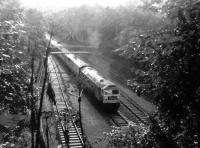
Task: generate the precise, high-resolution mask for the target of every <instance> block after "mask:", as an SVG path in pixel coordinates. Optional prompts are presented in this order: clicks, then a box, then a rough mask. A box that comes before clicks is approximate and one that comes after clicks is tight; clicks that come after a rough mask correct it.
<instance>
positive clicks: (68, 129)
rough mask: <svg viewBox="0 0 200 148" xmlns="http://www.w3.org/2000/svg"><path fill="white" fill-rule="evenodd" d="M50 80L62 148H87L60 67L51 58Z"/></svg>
mask: <svg viewBox="0 0 200 148" xmlns="http://www.w3.org/2000/svg"><path fill="white" fill-rule="evenodd" d="M48 65H49V71H50V79H51V83H52V86H53V89H54V92H55V96H56V105H55V106H54V112H55V116H56V118H57V121H58V122H57V129H58V133H59V137H60V142H61V144H62V146H65V147H68V148H82V147H85V144H84V141H83V136H82V130H81V128H80V127H79V126H78V125H77V124H76V123H75V122H76V121H75V118H74V117H73V116H72V113H71V109H70V108H71V107H70V106H69V105H68V102H67V99H66V96H65V94H64V91H63V89H64V87H65V85H63V84H62V81H61V78H60V73H59V69H58V66H57V65H56V63H55V62H54V61H53V59H52V57H49V63H48Z"/></svg>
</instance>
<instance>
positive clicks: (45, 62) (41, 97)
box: [36, 32, 53, 148]
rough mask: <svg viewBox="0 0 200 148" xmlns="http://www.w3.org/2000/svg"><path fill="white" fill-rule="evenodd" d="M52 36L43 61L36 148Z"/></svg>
mask: <svg viewBox="0 0 200 148" xmlns="http://www.w3.org/2000/svg"><path fill="white" fill-rule="evenodd" d="M52 36H53V32H51V35H50V39H49V43H48V45H47V49H46V57H45V61H44V68H45V73H44V81H43V85H42V92H41V96H40V106H39V111H38V116H37V122H38V123H37V133H36V148H39V145H40V126H41V122H40V118H41V116H42V104H43V99H44V91H45V85H46V80H47V65H48V56H49V52H50V51H49V50H50V45H51V39H52Z"/></svg>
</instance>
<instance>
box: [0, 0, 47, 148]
mask: <svg viewBox="0 0 200 148" xmlns="http://www.w3.org/2000/svg"><path fill="white" fill-rule="evenodd" d="M42 21H43V20H42V17H41V13H39V12H38V11H36V10H24V9H23V8H22V7H21V5H20V3H19V1H18V0H1V1H0V98H1V99H0V106H1V109H2V108H4V109H6V108H7V111H9V113H10V114H18V115H21V114H24V115H26V118H25V120H27V121H25V120H24V121H21V122H22V124H21V122H19V124H17V125H15V126H16V127H15V128H14V129H11V131H10V133H9V134H8V135H7V136H6V137H4V139H3V140H4V141H2V142H4V144H3V145H2V146H4V147H30V131H29V130H27V129H26V130H24V128H26V127H28V128H30V125H29V124H30V122H29V120H30V115H29V111H30V110H31V106H30V103H31V102H30V100H31V99H33V98H32V96H31V89H30V88H31V85H30V79H31V56H32V55H33V54H32V53H33V51H34V50H37V51H35V54H34V56H35V58H37V62H36V63H37V64H36V65H37V66H38V63H39V62H38V61H39V58H41V57H42V54H43V50H44V49H45V48H44V47H45V45H46V43H45V42H44V41H45V40H44V29H43V28H44V27H43V26H44V25H43V24H44V23H43V22H42ZM34 98H35V97H34ZM34 101H36V100H34ZM13 116H14V115H13ZM5 120H6V119H5ZM4 126H6V125H4ZM20 133H21V134H20ZM28 138H29V139H28Z"/></svg>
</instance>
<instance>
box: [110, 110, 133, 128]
mask: <svg viewBox="0 0 200 148" xmlns="http://www.w3.org/2000/svg"><path fill="white" fill-rule="evenodd" d="M110 118H111V119H112V121H113V123H114V124H115V125H116V126H118V127H126V126H128V123H129V120H128V119H127V118H126V117H125V116H124V115H122V113H121V112H120V111H117V112H116V113H112V114H111V115H110Z"/></svg>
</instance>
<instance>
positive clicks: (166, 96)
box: [126, 0, 200, 147]
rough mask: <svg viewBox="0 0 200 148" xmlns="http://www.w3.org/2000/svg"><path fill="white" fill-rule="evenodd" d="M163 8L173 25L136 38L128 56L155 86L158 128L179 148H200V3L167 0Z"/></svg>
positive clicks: (153, 88) (127, 50) (128, 51)
mask: <svg viewBox="0 0 200 148" xmlns="http://www.w3.org/2000/svg"><path fill="white" fill-rule="evenodd" d="M163 8H164V11H163V13H164V14H165V15H164V16H166V19H170V21H171V23H172V25H166V26H163V28H162V29H161V30H156V31H149V32H146V33H144V34H142V35H140V36H137V37H135V45H134V46H132V47H134V49H133V48H126V53H127V54H130V53H131V57H132V58H134V59H135V61H137V63H139V64H141V63H142V64H141V66H140V69H141V71H143V72H141V73H138V75H139V77H140V78H141V77H142V78H143V77H144V76H145V79H143V82H144V81H146V80H147V79H148V81H146V82H145V83H149V84H150V85H151V86H152V91H153V93H154V94H155V98H154V102H155V104H156V105H157V106H158V110H159V112H158V114H157V116H156V121H157V122H158V125H159V126H158V128H160V129H161V131H162V133H164V134H165V135H171V137H172V139H173V140H174V142H175V143H176V144H177V146H178V147H199V143H198V141H199V140H200V139H199V136H200V135H199V133H200V131H199V126H200V118H199V117H200V112H199V107H200V102H199V88H200V79H199V74H200V73H199V72H200V71H199V70H198V69H199V66H200V61H199V59H200V57H199V55H200V50H199V45H200V44H199V38H200V34H199V32H200V28H199V25H200V23H199V22H200V16H199V8H200V3H199V2H196V1H189V0H176V1H167V3H166V5H164V7H163ZM166 8H167V9H166ZM142 73H145V75H142ZM137 80H139V78H137Z"/></svg>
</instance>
